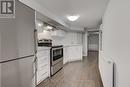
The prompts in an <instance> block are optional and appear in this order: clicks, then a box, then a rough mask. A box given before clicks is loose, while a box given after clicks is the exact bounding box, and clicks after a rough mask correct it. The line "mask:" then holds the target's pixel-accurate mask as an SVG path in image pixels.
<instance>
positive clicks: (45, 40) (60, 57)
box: [36, 12, 83, 84]
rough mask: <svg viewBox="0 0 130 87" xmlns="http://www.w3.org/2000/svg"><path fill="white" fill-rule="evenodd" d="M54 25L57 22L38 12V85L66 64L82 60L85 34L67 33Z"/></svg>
mask: <svg viewBox="0 0 130 87" xmlns="http://www.w3.org/2000/svg"><path fill="white" fill-rule="evenodd" d="M54 24H56V22H55V21H53V20H51V19H49V18H47V17H45V16H43V15H42V14H40V13H39V12H36V26H37V27H36V29H37V38H38V48H37V49H38V51H37V60H38V64H37V65H38V66H40V67H38V73H37V78H38V79H37V83H38V84H39V83H40V82H42V81H43V80H45V79H46V78H47V77H50V76H53V75H55V74H56V73H57V72H58V71H59V70H60V69H62V68H63V66H64V64H67V63H69V62H72V61H78V60H82V56H83V50H82V48H83V45H82V43H83V41H82V37H83V36H82V35H83V34H82V33H83V32H76V31H71V32H70V31H65V30H63V29H61V28H59V27H56V26H60V24H58V23H57V25H54ZM61 27H63V26H61ZM44 66H45V67H44ZM41 67H42V68H41ZM50 67H51V69H50ZM45 69H46V70H45ZM42 70H43V72H42ZM39 73H40V74H39ZM44 74H45V75H44Z"/></svg>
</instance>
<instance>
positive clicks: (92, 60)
mask: <svg viewBox="0 0 130 87" xmlns="http://www.w3.org/2000/svg"><path fill="white" fill-rule="evenodd" d="M38 87H103V86H102V82H101V79H100V75H99V70H98V52H89V55H88V58H84V59H83V61H77V62H72V63H68V64H66V65H65V66H64V68H63V69H62V70H61V71H60V72H58V73H57V74H56V75H54V76H53V77H52V78H50V79H47V80H45V81H44V82H42V83H41V84H39V85H38Z"/></svg>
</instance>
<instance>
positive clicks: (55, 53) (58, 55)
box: [51, 47, 63, 65]
mask: <svg viewBox="0 0 130 87" xmlns="http://www.w3.org/2000/svg"><path fill="white" fill-rule="evenodd" d="M51 53H52V57H51V58H52V59H51V61H52V65H55V64H57V63H59V62H60V61H63V47H58V48H52V52H51Z"/></svg>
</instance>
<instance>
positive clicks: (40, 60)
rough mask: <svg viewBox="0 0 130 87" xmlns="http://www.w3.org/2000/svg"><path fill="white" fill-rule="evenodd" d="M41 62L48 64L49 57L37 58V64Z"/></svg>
mask: <svg viewBox="0 0 130 87" xmlns="http://www.w3.org/2000/svg"><path fill="white" fill-rule="evenodd" d="M41 64H49V59H48V58H41V59H38V65H41Z"/></svg>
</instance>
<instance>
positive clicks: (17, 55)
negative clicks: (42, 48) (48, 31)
mask: <svg viewBox="0 0 130 87" xmlns="http://www.w3.org/2000/svg"><path fill="white" fill-rule="evenodd" d="M15 3H16V4H15V7H16V10H15V18H0V87H35V72H36V70H35V34H34V30H35V11H34V10H33V9H31V8H30V7H28V6H26V5H24V4H22V3H21V2H19V1H17V0H16V1H15Z"/></svg>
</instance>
